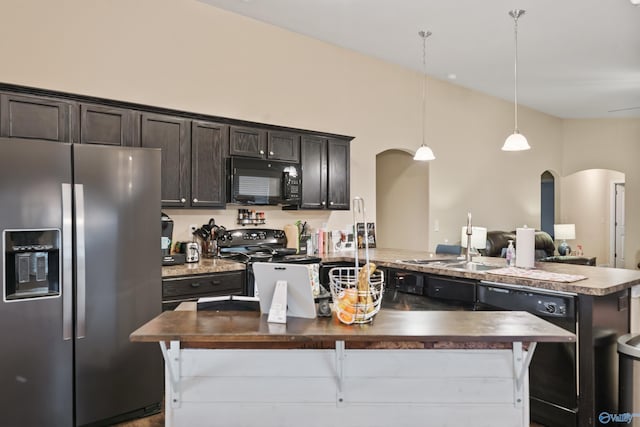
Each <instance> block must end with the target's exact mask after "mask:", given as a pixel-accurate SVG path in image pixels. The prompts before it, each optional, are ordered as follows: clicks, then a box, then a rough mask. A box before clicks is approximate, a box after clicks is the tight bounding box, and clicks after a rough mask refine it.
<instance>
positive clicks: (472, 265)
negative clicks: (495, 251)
mask: <svg viewBox="0 0 640 427" xmlns="http://www.w3.org/2000/svg"><path fill="white" fill-rule="evenodd" d="M446 268H450V269H453V270H464V271H487V270H495V269H497V268H502V266H500V265H494V264H486V263H484V262H473V261H472V262H469V263H467V262H464V261H463V262H458V263H452V264H448V265H446Z"/></svg>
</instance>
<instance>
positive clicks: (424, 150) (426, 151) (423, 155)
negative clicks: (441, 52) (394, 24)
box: [413, 31, 436, 161]
mask: <svg viewBox="0 0 640 427" xmlns="http://www.w3.org/2000/svg"><path fill="white" fill-rule="evenodd" d="M418 35H419V36H420V37H421V38H422V70H423V74H424V76H423V80H422V145H421V146H420V148H418V151H416V154H415V155H414V156H413V160H420V161H427V160H434V159H435V158H436V156H434V155H433V151H432V150H431V148H429V147H428V146H427V145H426V144H425V143H424V140H425V114H426V103H427V37H429V36H430V35H431V31H419V32H418Z"/></svg>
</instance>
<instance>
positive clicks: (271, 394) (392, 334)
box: [131, 310, 575, 427]
mask: <svg viewBox="0 0 640 427" xmlns="http://www.w3.org/2000/svg"><path fill="white" fill-rule="evenodd" d="M131 340H132V341H139V342H153V341H155V342H159V343H160V347H161V349H162V353H163V355H164V359H165V370H166V376H165V382H166V399H167V400H166V406H165V422H166V425H167V426H175V427H198V426H202V427H205V426H206V427H215V426H220V427H240V426H243V427H245V426H246V427H254V426H257V427H342V426H344V427H398V426H416V427H417V426H420V427H423V426H429V427H432V426H456V427H458V426H486V427H503V426H504V427H507V426H508V427H511V426H521V427H528V426H529V387H528V375H529V370H528V368H529V362H530V361H531V357H532V355H533V353H534V351H535V347H536V343H537V342H571V341H575V335H574V334H573V333H571V332H568V331H565V330H564V329H561V328H559V327H557V326H555V325H552V324H551V323H549V322H546V321H544V320H542V319H540V318H538V317H536V316H534V315H532V314H529V313H525V312H499V311H477V312H476V311H442V312H438V311H417V312H415V311H395V310H381V311H380V312H379V313H378V314H377V315H376V317H375V319H374V321H373V323H370V324H366V325H350V326H347V325H343V324H341V323H339V322H338V321H337V320H336V319H333V318H318V319H299V318H291V319H287V323H286V324H284V325H273V324H269V323H268V322H267V316H266V315H262V316H261V315H260V313H255V312H212V311H200V312H199V311H172V312H170V311H166V312H164V313H162V314H161V315H159V316H158V317H156V318H155V319H153V320H151V321H150V322H148V323H147V324H145V325H143V326H142V327H140V328H139V329H138V330H137V331H135V332H134V333H132V334H131ZM523 343H529V344H528V346H527V350H526V351H525V349H524V345H523Z"/></svg>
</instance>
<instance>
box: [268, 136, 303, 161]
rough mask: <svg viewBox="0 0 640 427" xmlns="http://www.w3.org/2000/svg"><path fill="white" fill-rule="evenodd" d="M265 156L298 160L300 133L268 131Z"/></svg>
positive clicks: (275, 158)
mask: <svg viewBox="0 0 640 427" xmlns="http://www.w3.org/2000/svg"><path fill="white" fill-rule="evenodd" d="M267 158H268V159H273V160H285V161H288V162H293V163H299V162H300V135H298V134H296V133H291V132H277V131H274V132H269V133H268V135H267Z"/></svg>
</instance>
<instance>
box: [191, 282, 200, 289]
mask: <svg viewBox="0 0 640 427" xmlns="http://www.w3.org/2000/svg"><path fill="white" fill-rule="evenodd" d="M191 287H192V288H199V287H200V283H198V282H196V283H192V284H191Z"/></svg>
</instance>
